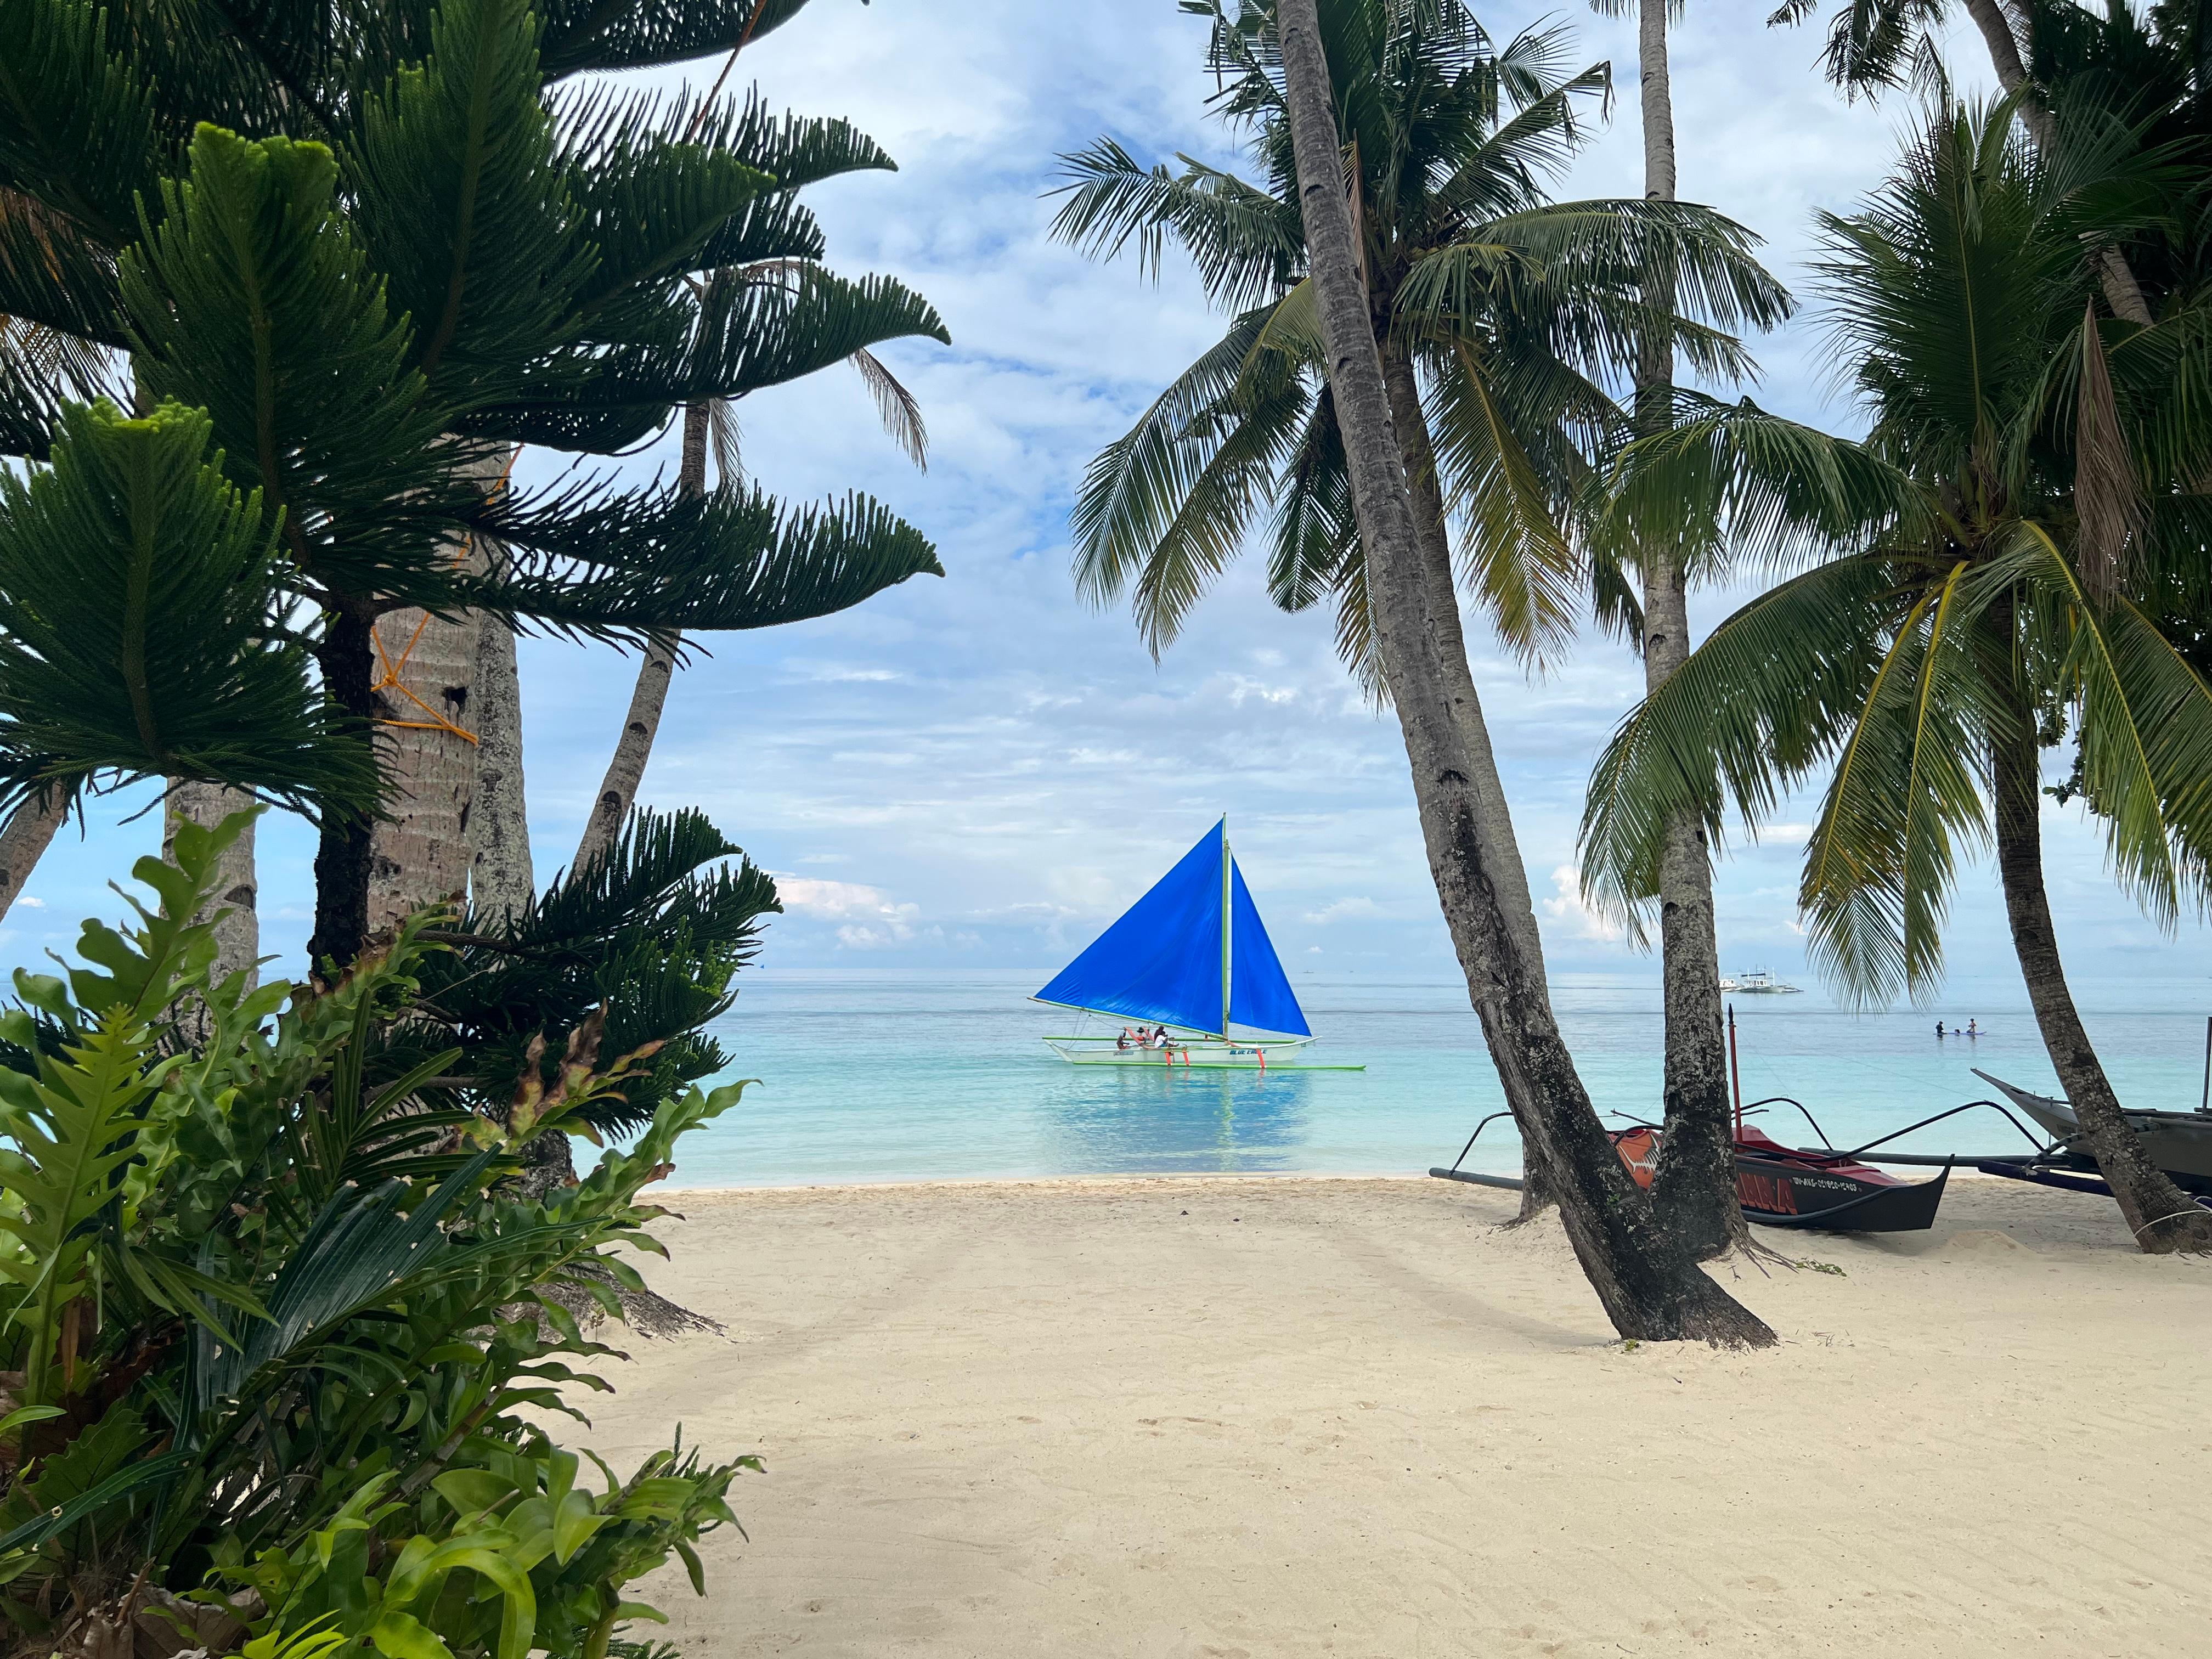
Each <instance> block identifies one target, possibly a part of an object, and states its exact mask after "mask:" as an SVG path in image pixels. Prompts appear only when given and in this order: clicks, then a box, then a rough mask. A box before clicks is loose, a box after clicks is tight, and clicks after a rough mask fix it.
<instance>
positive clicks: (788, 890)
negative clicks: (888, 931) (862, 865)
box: [775, 875, 891, 916]
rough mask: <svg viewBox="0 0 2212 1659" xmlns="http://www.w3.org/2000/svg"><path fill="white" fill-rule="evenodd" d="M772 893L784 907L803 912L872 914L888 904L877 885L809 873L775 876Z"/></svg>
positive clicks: (849, 914) (809, 913)
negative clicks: (831, 878)
mask: <svg viewBox="0 0 2212 1659" xmlns="http://www.w3.org/2000/svg"><path fill="white" fill-rule="evenodd" d="M775 896H777V897H778V898H780V899H781V900H782V901H783V908H784V909H785V910H786V911H787V912H792V913H795V914H797V915H805V916H853V915H878V914H879V913H881V912H883V911H884V910H886V909H889V908H891V907H890V901H889V900H888V899H887V898H885V896H884V890H883V889H881V888H880V887H868V886H865V885H863V884H861V883H860V882H857V881H825V880H823V879H820V878H817V877H813V876H784V875H779V876H777V877H776V878H775Z"/></svg>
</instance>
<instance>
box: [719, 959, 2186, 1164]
mask: <svg viewBox="0 0 2212 1659" xmlns="http://www.w3.org/2000/svg"><path fill="white" fill-rule="evenodd" d="M1042 977H1043V976H1042V975H1030V974H1011V973H967V974H958V973H902V974H886V973H868V972H864V971H850V970H817V971H798V970H786V971H776V970H773V969H763V970H757V971H755V972H752V973H750V974H748V975H745V976H744V980H743V985H744V991H743V994H741V995H740V997H739V998H738V1006H736V1007H735V1008H734V1009H733V1010H732V1012H730V1013H729V1014H728V1015H727V1016H726V1017H725V1018H724V1019H723V1020H722V1022H721V1023H720V1025H719V1026H718V1027H717V1028H716V1035H717V1036H719V1037H720V1039H721V1041H722V1042H724V1044H725V1045H726V1047H727V1048H729V1049H730V1051H731V1052H732V1054H735V1055H736V1056H737V1058H738V1066H736V1068H735V1070H734V1072H733V1073H732V1075H735V1076H739V1077H754V1078H759V1079H762V1080H763V1081H762V1085H761V1086H760V1087H758V1088H757V1089H752V1090H749V1091H747V1092H746V1095H745V1097H744V1102H743V1103H742V1104H741V1105H740V1106H739V1107H738V1109H737V1110H735V1111H733V1112H732V1113H730V1114H729V1115H726V1116H725V1117H724V1118H722V1119H721V1120H720V1121H719V1122H717V1123H715V1124H714V1125H713V1126H711V1127H709V1128H708V1129H706V1130H703V1131H702V1132H701V1133H699V1134H698V1135H696V1136H695V1137H694V1138H692V1139H691V1140H690V1141H689V1142H687V1143H686V1145H685V1147H684V1152H683V1161H682V1164H681V1167H680V1168H679V1169H678V1172H677V1174H676V1176H675V1184H676V1185H678V1186H682V1187H750V1186H787V1185H804V1184H809V1183H828V1182H871V1181H915V1180H936V1179H983V1178H990V1177H994V1176H997V1177H1003V1176H1053V1175H1107V1174H1135V1173H1179V1174H1199V1173H1245V1174H1297V1173H1331V1174H1353V1173H1358V1174H1418V1173H1419V1172H1420V1171H1422V1170H1426V1169H1427V1168H1428V1167H1429V1166H1430V1165H1431V1164H1449V1163H1450V1162H1451V1161H1452V1159H1453V1158H1455V1156H1456V1155H1457V1153H1458V1152H1459V1149H1460V1146H1461V1145H1462V1142H1463V1141H1465V1139H1467V1136H1468V1132H1469V1131H1470V1130H1472V1129H1473V1128H1474V1124H1475V1121H1476V1120H1478V1119H1479V1118H1480V1117H1482V1116H1483V1115H1486V1114H1487V1113H1490V1112H1492V1111H1496V1110H1498V1109H1499V1108H1500V1107H1501V1106H1502V1105H1503V1104H1504V1102H1503V1099H1502V1097H1501V1096H1500V1094H1499V1092H1498V1081H1497V1078H1496V1076H1495V1074H1494V1073H1492V1069H1491V1066H1490V1061H1489V1058H1488V1056H1487V1054H1486V1053H1485V1052H1484V1049H1483V1046H1482V1038H1481V1032H1480V1029H1479V1027H1478V1026H1477V1024H1476V1021H1475V1018H1474V1013H1473V1012H1471V1011H1470V1010H1469V1009H1468V1004H1467V994H1466V992H1465V989H1464V988H1463V987H1460V986H1457V985H1453V984H1443V983H1392V982H1388V981H1366V980H1346V981H1319V980H1307V981H1300V982H1299V983H1298V985H1297V991H1298V995H1299V997H1300V1000H1302V1001H1303V1002H1304V1005H1305V1007H1306V1010H1307V1015H1308V1018H1309V1019H1310V1021H1311V1023H1312V1025H1313V1028H1314V1030H1316V1032H1317V1033H1318V1034H1319V1035H1320V1036H1321V1037H1322V1039H1323V1041H1322V1042H1318V1043H1316V1044H1315V1045H1314V1047H1313V1048H1312V1049H1310V1051H1309V1053H1310V1055H1311V1057H1312V1059H1313V1060H1315V1061H1316V1062H1320V1061H1323V1060H1328V1061H1332V1062H1340V1063H1363V1062H1364V1065H1365V1066H1366V1067H1367V1069H1366V1070H1365V1071H1364V1072H1275V1073H1270V1074H1268V1075H1267V1076H1265V1077H1261V1076H1260V1075H1258V1074H1256V1073H1222V1072H1210V1073H1209V1072H1194V1073H1182V1072H1177V1073H1174V1074H1173V1075H1170V1074H1168V1073H1165V1072H1164V1071H1163V1072H1152V1071H1145V1072H1135V1071H1128V1070H1120V1069H1110V1068H1107V1067H1103V1066H1102V1067H1079V1066H1069V1065H1067V1064H1066V1063H1065V1062H1063V1061H1061V1060H1059V1059H1058V1058H1056V1057H1055V1056H1054V1054H1052V1053H1051V1051H1050V1050H1048V1048H1045V1046H1044V1044H1043V1043H1042V1042H1039V1041H1038V1038H1039V1037H1040V1036H1042V1035H1043V1034H1045V1033H1047V1032H1060V1031H1066V1030H1071V1029H1073V1028H1072V1027H1071V1025H1070V1024H1069V1022H1070V1020H1071V1019H1072V1018H1075V1017H1073V1016H1071V1015H1069V1014H1068V1013H1066V1012H1064V1011H1060V1010H1054V1009H1050V1008H1045V1007H1042V1006H1038V1005H1036V1004H1034V1003H1031V1002H1030V1001H1028V1000H1026V999H1027V996H1028V994H1029V993H1030V991H1032V990H1034V989H1035V988H1036V986H1037V985H1038V984H1039V983H1041V982H1042ZM2077 994H2078V995H2079V996H2080V1000H2081V1003H2082V1006H2083V1013H2084V1018H2085V1019H2086V1020H2087V1024H2088V1025H2089V1028H2090V1032H2091V1035H2092V1036H2093V1038H2094V1039H2095V1040H2096V1042H2097V1043H2098V1046H2099V1049H2100V1053H2101V1054H2103V1056H2104V1058H2105V1061H2106V1066H2108V1068H2109V1069H2110V1070H2111V1072H2112V1074H2113V1078H2114V1080H2115V1082H2116V1083H2117V1084H2118V1086H2119V1089H2120V1093H2121V1097H2122V1098H2123V1100H2124V1101H2125V1102H2127V1103H2130V1104H2132V1105H2142V1106H2159V1107H2166V1108H2172V1107H2181V1106H2187V1107H2194V1106H2195V1105H2197V1103H2198V1098H2199V1094H2200V1091H2201V1089H2202V1086H2203V1064H2204V1042H2205V1018H2206V1014H2207V1013H2208V1012H2212V982H2208V981H2201V980H2191V981H2132V982H2129V983H2126V984H2115V985H2112V986H2110V987H2100V986H2088V987H2078V990H2077ZM1553 1000H1554V1002H1555V1005H1556V1006H1557V1007H1558V1009H1559V1018H1560V1022H1561V1024H1562V1026H1563V1028H1564V1030H1565V1034H1566V1036H1567V1040H1568V1042H1569V1043H1570V1045H1571V1048H1573V1051H1574V1054H1575V1059H1576V1061H1577V1066H1578V1067H1579V1068H1580V1070H1581V1073H1582V1076H1583V1081H1584V1083H1585V1085H1587V1086H1588V1087H1589V1091H1590V1093H1591V1096H1592V1098H1593V1099H1594V1100H1595V1102H1596V1103H1597V1105H1598V1108H1599V1109H1600V1110H1601V1111H1614V1112H1622V1113H1628V1114H1632V1115H1638V1116H1656V1115H1657V1111H1658V1104H1657V1103H1658V1098H1659V1080H1660V1070H1661V1060H1660V1036H1661V1017H1660V1004H1659V990H1658V987H1657V986H1656V983H1654V982H1650V981H1626V980H1620V981H1614V980H1606V979H1600V978H1595V977H1589V976H1582V977H1576V976H1562V977H1561V978H1560V979H1559V981H1558V982H1557V983H1556V984H1555V985H1554V987H1553ZM1735 1007H1736V1024H1737V1038H1738V1045H1739V1048H1740V1051H1741V1066H1742V1077H1743V1090H1744V1098H1745V1099H1746V1100H1747V1101H1748V1100H1753V1099H1757V1098H1759V1097H1762V1096H1766V1095H1775V1094H1788V1095H1794V1096H1796V1097H1798V1098H1799V1099H1801V1100H1802V1101H1803V1102H1804V1103H1806V1105H1807V1106H1808V1107H1809V1108H1810V1109H1811V1110H1812V1111H1813V1113H1814V1115H1816V1116H1817V1117H1818V1118H1819V1119H1820V1123H1821V1126H1822V1127H1824V1128H1825V1129H1826V1131H1827V1133H1828V1136H1829V1139H1831V1140H1832V1142H1833V1143H1834V1144H1835V1145H1837V1146H1855V1145H1857V1144H1859V1143H1860V1142H1863V1141H1865V1140H1869V1139H1873V1138H1874V1137H1875V1136H1876V1135H1879V1134H1881V1133H1886V1132H1887V1131H1888V1130H1890V1129H1893V1128H1899V1127H1903V1126H1904V1125H1905V1124H1907V1123H1910V1122H1911V1121H1913V1120H1914V1119H1916V1118H1920V1117H1925V1116H1927V1115H1929V1114H1931V1113H1934V1112H1936V1111H1940V1110H1942V1109H1943V1108H1945V1107H1947V1106H1954V1105H1958V1104H1960V1103H1962V1102H1965V1101H1968V1100H1972V1099H1974V1098H1977V1097H1984V1096H1987V1095H1989V1094H1990V1093H1991V1092H1992V1091H1990V1089H1988V1088H1987V1087H1986V1086H1985V1085H1983V1084H1982V1083H1981V1081H1980V1080H1979V1079H1977V1078H1976V1077H1975V1076H1974V1075H1973V1073H1972V1067H1974V1066H1981V1067H1982V1068H1984V1070H1987V1071H1990V1072H1992V1073H1996V1075H1997V1076H1999V1077H2002V1078H2004V1079H2007V1080H2008V1081H2009V1082H2013V1083H2016V1084H2019V1085H2022V1086H2024V1087H2027V1088H2032V1089H2036V1090H2039V1091H2048V1092H2051V1093H2056V1092H2057V1084H2056V1081H2055V1079H2053V1078H2052V1075H2051V1068H2050V1065H2049V1063H2048V1061H2047V1060H2045V1056H2044V1053H2043V1048H2042V1044H2041V1042H2039V1040H2038V1038H2037V1036H2036V1034H2035V1028H2034V1025H2033V1022H2032V1020H2031V1019H2030V1018H2029V1016H2028V1012H2027V1005H2026V1000H2025V997H2024V994H2022V993H2021V991H2020V990H2019V989H2018V987H2017V986H2015V987H2012V988H2011V990H2010V994H2009V995H2007V994H2005V991H2004V988H2003V987H1995V988H1992V989H1991V990H1990V991H1989V992H1987V993H1986V994H1981V995H1978V996H1977V995H1976V994H1972V993H1970V992H1967V991H1965V990H1961V991H1960V993H1959V994H1955V995H1948V996H1947V997H1946V1000H1945V1001H1944V1002H1943V1004H1942V1006H1940V1007H1931V1008H1930V1009H1929V1010H1928V1011H1927V1012H1899V1013H1881V1014H1865V1015H1862V1014H1853V1013H1850V1012H1844V1011H1843V1010H1840V1009H1838V1008H1836V1007H1834V1006H1831V1005H1830V1004H1829V1003H1828V1002H1827V1000H1826V999H1825V998H1824V997H1823V996H1821V995H1820V993H1818V992H1817V991H1808V992H1807V993H1806V994H1802V995H1798V996H1790V997H1751V998H1739V999H1737V1000H1736V1003H1735ZM1970 1017H1971V1018H1977V1019H1978V1020H1979V1021H1980V1023H1981V1024H1983V1025H1984V1027H1986V1028H1987V1034H1986V1035H1985V1036H1982V1037H1980V1038H1978V1039H1977V1040H1974V1041H1972V1042H1969V1041H1967V1040H1966V1039H1964V1038H1952V1039H1948V1040H1946V1041H1944V1042H1941V1043H1939V1042H1937V1041H1936V1036H1935V1024H1936V1019H1937V1018H1942V1019H1944V1020H1945V1021H1946V1023H1947V1024H1948V1023H1953V1022H1955V1023H1958V1024H1964V1023H1965V1022H1966V1020H1967V1019H1968V1018H1970ZM1789 1117H1790V1121H1787V1122H1784V1121H1778V1119H1777V1118H1773V1117H1770V1118H1768V1119H1765V1120H1764V1124H1765V1127H1767V1128H1768V1130H1769V1132H1770V1133H1773V1134H1775V1135H1776V1136H1778V1138H1779V1139H1784V1140H1792V1141H1798V1140H1800V1139H1801V1136H1800V1130H1801V1129H1802V1120H1798V1119H1796V1115H1795V1114H1794V1113H1792V1114H1790V1115H1789ZM1510 1131H1511V1126H1510V1122H1501V1123H1498V1124H1494V1125H1492V1127H1490V1128H1489V1129H1487V1130H1486V1131H1485V1132H1484V1134H1483V1137H1482V1139H1481V1141H1480V1143H1478V1144H1477V1146H1476V1147H1475V1150H1474V1154H1473V1155H1472V1156H1471V1157H1470V1158H1468V1164H1467V1167H1468V1168H1470V1169H1481V1170H1492V1171H1497V1172H1509V1173H1510V1172H1517V1171H1518V1170H1519V1167H1520V1150H1519V1146H1518V1144H1517V1142H1516V1141H1515V1139H1513V1137H1512V1134H1511V1132H1510ZM1899 1146H1902V1147H1905V1148H1908V1149H1911V1150H1915V1151H1929V1152H1951V1151H1960V1152H2000V1151H2007V1150H2017V1149H2018V1148H2019V1147H2020V1146H2021V1141H2020V1139H2019V1137H2018V1135H2017V1134H2015V1133H2014V1131H2012V1130H2011V1129H2010V1128H2008V1127H2007V1126H2006V1125H2005V1124H2004V1122H2003V1121H2002V1119H2000V1118H1998V1117H1997V1116H1996V1114H1995V1113H1992V1112H1981V1113H1974V1114H1970V1115H1966V1116H1965V1117H1963V1118H1959V1119H1954V1120H1953V1121H1950V1122H1948V1123H1946V1124H1942V1125H1940V1126H1938V1127H1936V1128H1935V1129H1933V1130H1929V1131H1925V1132H1923V1133H1921V1134H1918V1135H1917V1136H1914V1137H1913V1138H1911V1139H1910V1140H1907V1141H1905V1142H1900V1143H1899Z"/></svg>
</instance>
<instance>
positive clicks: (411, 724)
mask: <svg viewBox="0 0 2212 1659" xmlns="http://www.w3.org/2000/svg"><path fill="white" fill-rule="evenodd" d="M521 453H522V447H521V446H520V444H517V445H516V446H515V447H514V448H513V450H511V451H509V452H508V453H507V465H505V466H503V467H501V468H500V470H499V477H498V478H497V479H496V480H495V481H494V482H493V484H492V487H491V489H490V490H489V492H488V495H497V494H499V492H500V491H501V490H502V489H506V488H507V474H508V473H510V472H512V471H514V462H515V458H516V457H517V456H519V455H520V454H521ZM475 544H476V538H475V537H474V536H464V537H462V538H461V545H460V548H459V551H458V552H456V553H455V554H454V556H453V562H454V563H455V564H456V565H459V564H462V563H464V562H466V560H467V558H468V556H469V550H470V549H471V548H472V547H473V546H474V545H475ZM429 625H430V613H429V612H428V611H424V612H423V613H422V617H421V618H420V619H419V620H418V621H417V622H416V624H415V631H414V633H412V634H411V635H409V636H408V639H407V643H406V644H405V645H404V646H403V647H400V651H399V655H398V658H397V659H394V658H393V657H392V653H390V652H389V651H387V650H386V649H385V648H384V635H382V634H381V633H380V631H379V630H378V629H377V625H376V624H375V623H370V624H369V625H368V638H369V643H370V644H372V645H374V647H376V659H377V660H378V661H379V662H380V663H382V664H383V665H384V671H383V673H382V674H381V675H380V676H379V677H378V678H377V680H376V682H375V684H373V685H371V686H370V687H369V688H368V689H369V690H370V691H372V692H376V691H397V692H398V694H399V695H400V696H403V697H404V698H406V699H407V701H408V702H411V703H413V704H414V705H415V706H416V708H419V709H421V710H422V712H423V713H424V714H428V716H429V717H430V718H429V719H428V720H389V719H384V718H381V717H380V718H379V720H378V721H377V724H378V725H380V726H397V727H398V728H399V729H400V730H402V731H406V732H451V733H452V734H453V736H454V737H457V738H460V739H461V741H462V742H464V743H477V742H478V741H480V739H479V738H477V734H476V733H475V732H466V731H464V730H462V729H461V728H460V727H459V726H456V725H454V724H453V721H451V720H447V718H446V717H445V716H444V715H443V714H440V713H439V712H438V711H437V710H436V709H435V708H432V707H431V706H430V705H429V704H428V703H427V702H423V701H422V698H421V697H419V696H416V693H415V690H414V688H413V687H412V686H410V685H409V684H407V682H406V681H405V680H404V679H402V678H400V676H401V675H402V674H403V673H404V672H405V671H406V668H407V659H409V658H410V657H411V656H413V655H414V654H415V647H416V645H417V644H418V643H419V642H420V641H421V640H422V630H423V629H426V628H428V626H429Z"/></svg>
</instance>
